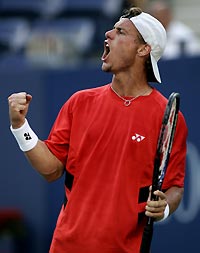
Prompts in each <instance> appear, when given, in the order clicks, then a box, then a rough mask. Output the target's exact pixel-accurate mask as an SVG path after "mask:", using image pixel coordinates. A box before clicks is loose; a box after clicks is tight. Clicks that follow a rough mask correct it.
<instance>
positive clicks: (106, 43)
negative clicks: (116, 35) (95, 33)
mask: <svg viewBox="0 0 200 253" xmlns="http://www.w3.org/2000/svg"><path fill="white" fill-rule="evenodd" d="M109 53H110V46H109V44H108V40H105V41H104V52H103V55H102V58H101V59H102V61H105V60H106V58H107V57H108V55H109Z"/></svg>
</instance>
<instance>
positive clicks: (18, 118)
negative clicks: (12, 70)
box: [8, 92, 32, 127]
mask: <svg viewBox="0 0 200 253" xmlns="http://www.w3.org/2000/svg"><path fill="white" fill-rule="evenodd" d="M31 99H32V96H31V95H30V94H27V93H26V92H19V93H14V94H12V95H10V96H9V97H8V104H9V115H10V121H11V124H12V125H16V127H20V125H22V124H23V123H24V120H25V116H26V114H27V111H28V106H29V103H30V101H31Z"/></svg>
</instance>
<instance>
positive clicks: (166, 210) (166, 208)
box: [159, 204, 169, 221]
mask: <svg viewBox="0 0 200 253" xmlns="http://www.w3.org/2000/svg"><path fill="white" fill-rule="evenodd" d="M168 216H169V205H168V204H167V205H166V207H165V211H164V217H163V218H162V219H161V220H159V221H164V220H165V219H167V217H168Z"/></svg>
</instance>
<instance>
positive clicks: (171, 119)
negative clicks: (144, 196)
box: [140, 92, 180, 253]
mask: <svg viewBox="0 0 200 253" xmlns="http://www.w3.org/2000/svg"><path fill="white" fill-rule="evenodd" d="M179 106H180V95H179V93H175V92H173V93H172V94H171V95H170V96H169V99H168V103H167V105H166V109H165V112H164V116H163V120H162V125H161V129H160V135H159V138H158V144H157V150H156V157H155V162H154V171H153V178H152V193H153V192H154V191H156V190H161V189H162V183H163V180H164V177H165V173H166V170H167V166H168V162H169V158H170V153H171V149H172V144H173V139H174V133H175V129H176V123H177V119H178V111H179ZM151 200H158V197H156V196H155V195H154V194H151ZM153 223H154V219H153V218H151V217H148V220H147V223H146V225H145V228H144V232H143V237H142V242H141V246H140V253H149V252H150V248H151V241H152V236H153Z"/></svg>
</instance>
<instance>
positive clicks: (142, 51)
mask: <svg viewBox="0 0 200 253" xmlns="http://www.w3.org/2000/svg"><path fill="white" fill-rule="evenodd" d="M137 52H138V55H139V56H146V55H149V53H150V52H151V46H150V45H148V44H142V45H141V46H140V47H139V48H138V50H137Z"/></svg>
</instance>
